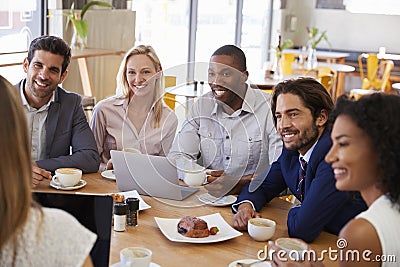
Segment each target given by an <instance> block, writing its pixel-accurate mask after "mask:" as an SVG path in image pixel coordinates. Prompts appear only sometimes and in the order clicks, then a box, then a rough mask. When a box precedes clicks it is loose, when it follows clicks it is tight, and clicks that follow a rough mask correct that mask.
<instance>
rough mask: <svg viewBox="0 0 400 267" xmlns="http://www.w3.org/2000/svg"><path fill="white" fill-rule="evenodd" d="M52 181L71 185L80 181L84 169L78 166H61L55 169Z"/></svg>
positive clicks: (65, 185) (67, 185) (62, 184)
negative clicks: (77, 167)
mask: <svg viewBox="0 0 400 267" xmlns="http://www.w3.org/2000/svg"><path fill="white" fill-rule="evenodd" d="M55 173H56V174H55V175H54V176H53V178H52V181H53V182H54V183H55V184H57V185H61V186H63V187H71V186H74V185H76V184H78V183H79V181H80V180H81V178H82V170H80V169H76V168H59V169H57V170H56V171H55Z"/></svg>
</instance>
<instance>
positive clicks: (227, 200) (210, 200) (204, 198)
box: [197, 193, 237, 206]
mask: <svg viewBox="0 0 400 267" xmlns="http://www.w3.org/2000/svg"><path fill="white" fill-rule="evenodd" d="M197 197H198V198H199V200H200V201H201V202H203V203H204V204H207V205H211V206H228V205H231V204H233V203H235V201H236V199H237V197H235V196H232V195H228V196H224V197H221V198H216V197H214V196H212V195H210V194H209V193H205V194H202V195H199V196H197Z"/></svg>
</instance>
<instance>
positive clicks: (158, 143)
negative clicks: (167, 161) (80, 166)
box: [90, 96, 178, 171]
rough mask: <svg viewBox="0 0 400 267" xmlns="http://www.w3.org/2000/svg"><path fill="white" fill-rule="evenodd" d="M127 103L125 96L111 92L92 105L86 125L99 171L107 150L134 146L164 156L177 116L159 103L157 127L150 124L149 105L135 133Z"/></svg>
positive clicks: (170, 142) (152, 122)
mask: <svg viewBox="0 0 400 267" xmlns="http://www.w3.org/2000/svg"><path fill="white" fill-rule="evenodd" d="M127 106H128V98H118V97H116V96H112V97H109V98H107V99H104V100H102V101H100V102H99V103H97V105H96V106H95V107H94V109H93V117H92V120H91V121H90V128H91V129H92V131H93V134H94V137H95V139H96V143H97V149H98V150H99V154H100V157H101V164H100V168H99V171H103V170H105V169H106V165H107V162H108V160H109V159H110V158H111V156H110V150H122V149H123V148H136V149H138V150H140V151H141V152H142V153H143V154H149V155H158V156H165V155H167V154H168V152H169V150H170V148H171V145H172V142H173V140H174V137H175V132H176V128H177V126H178V119H177V117H176V115H175V113H174V112H173V111H172V110H171V109H170V108H168V107H167V106H164V107H163V113H162V117H161V120H160V127H159V128H154V127H153V125H154V119H153V113H154V111H153V109H152V110H151V111H150V112H149V114H148V115H147V118H146V120H145V122H144V124H143V126H142V129H141V130H140V132H139V133H138V132H137V131H136V128H135V126H134V125H133V123H132V122H131V121H130V120H129V119H128V118H127Z"/></svg>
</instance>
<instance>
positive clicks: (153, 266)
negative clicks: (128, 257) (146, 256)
mask: <svg viewBox="0 0 400 267" xmlns="http://www.w3.org/2000/svg"><path fill="white" fill-rule="evenodd" d="M110 267H124V266H123V265H122V264H121V262H117V263H114V264H113V265H111V266H110ZM149 267H161V266H160V265H158V264H157V263H154V262H150V265H149Z"/></svg>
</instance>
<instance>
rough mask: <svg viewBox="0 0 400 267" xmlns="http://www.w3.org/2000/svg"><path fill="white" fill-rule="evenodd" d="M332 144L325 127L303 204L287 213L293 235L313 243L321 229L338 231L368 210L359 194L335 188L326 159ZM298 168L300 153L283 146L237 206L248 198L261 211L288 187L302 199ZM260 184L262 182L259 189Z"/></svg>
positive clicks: (308, 174) (309, 170) (314, 154)
mask: <svg viewBox="0 0 400 267" xmlns="http://www.w3.org/2000/svg"><path fill="white" fill-rule="evenodd" d="M331 146H332V141H331V139H330V131H327V130H325V131H324V132H323V134H322V135H321V137H320V139H319V140H318V143H317V144H316V146H315V147H314V150H313V152H312V154H311V157H310V160H309V162H308V164H307V172H306V178H305V189H304V200H303V202H302V204H301V206H296V207H293V208H292V209H291V210H290V211H289V214H288V220H287V226H288V231H289V236H291V237H297V238H301V239H303V240H304V241H306V242H311V241H313V240H314V239H315V238H317V237H318V236H319V234H320V233H321V231H322V230H326V231H328V232H331V233H333V234H338V233H339V231H340V229H341V228H342V227H343V226H344V225H345V224H346V223H347V222H348V221H349V220H350V219H352V218H353V217H354V216H355V215H357V214H358V213H360V212H361V211H364V210H366V209H367V206H366V204H365V202H364V201H363V200H362V198H361V197H360V195H359V194H355V193H352V192H343V191H338V190H337V189H336V187H335V178H334V175H333V170H332V168H331V166H330V165H329V164H328V163H326V162H325V160H324V158H325V155H326V154H327V153H328V151H329V149H330V147H331ZM299 169H300V163H299V153H298V152H297V151H289V150H286V149H285V148H283V150H282V154H281V156H280V157H279V158H278V160H277V161H276V162H274V163H273V164H272V166H271V168H270V169H269V170H266V171H264V172H263V173H262V174H260V175H259V176H258V177H257V178H256V179H254V180H253V181H252V182H251V183H250V184H248V185H247V186H246V187H244V188H243V190H242V192H241V193H240V195H239V197H238V200H237V201H236V203H235V204H234V206H235V205H237V204H239V203H240V202H242V201H244V200H249V201H251V202H252V203H253V205H254V207H255V209H256V210H257V211H259V210H260V209H261V208H262V207H263V206H264V205H265V204H266V203H267V202H269V201H271V200H272V199H273V198H274V197H276V196H278V194H279V193H280V192H282V191H283V190H284V189H286V187H289V189H290V190H291V191H292V192H293V193H294V194H295V196H296V197H297V198H298V199H300V198H299V197H300V196H299V195H297V191H296V187H297V181H298V177H299ZM257 184H258V185H260V184H261V185H260V186H258V188H257V189H256V188H255V187H256V185H257ZM249 191H250V192H249Z"/></svg>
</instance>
